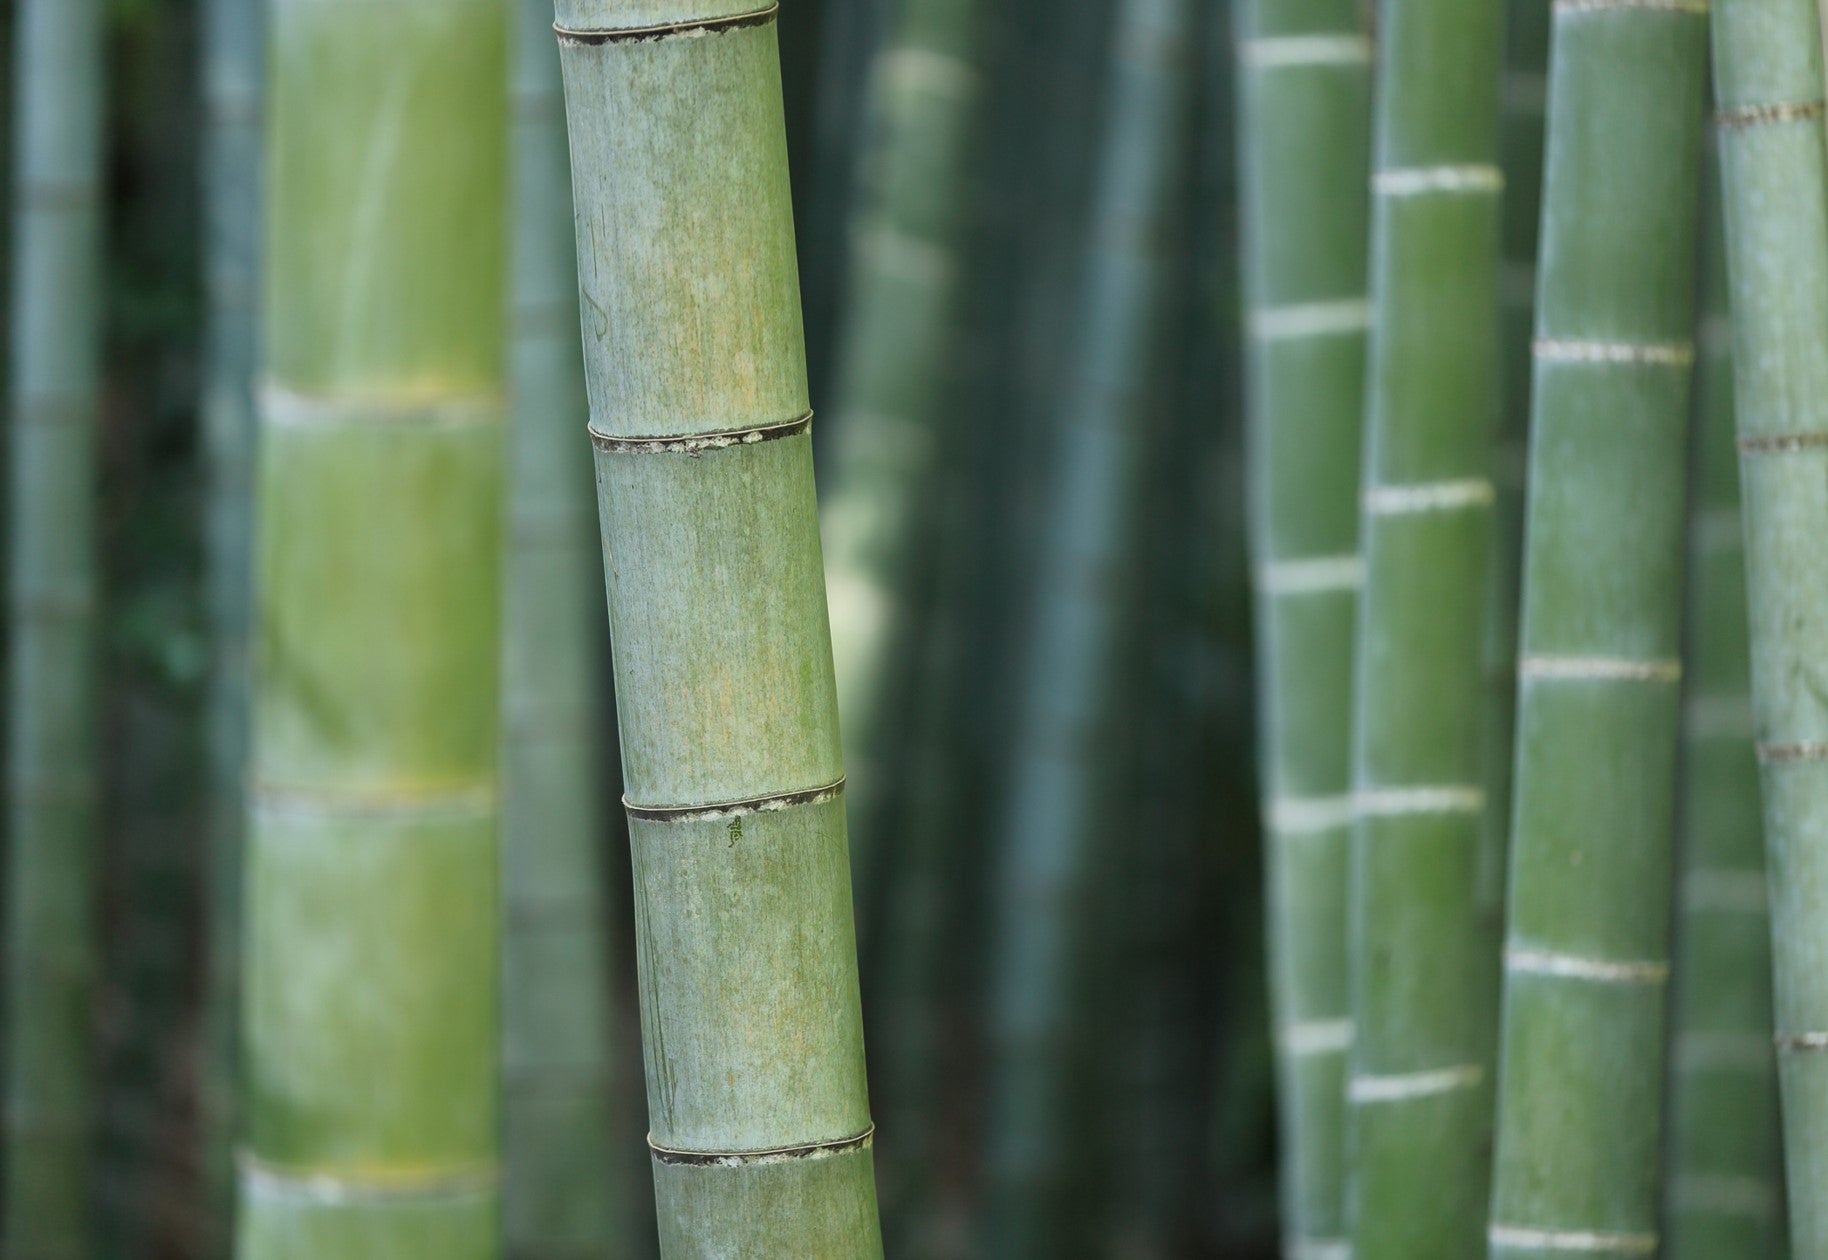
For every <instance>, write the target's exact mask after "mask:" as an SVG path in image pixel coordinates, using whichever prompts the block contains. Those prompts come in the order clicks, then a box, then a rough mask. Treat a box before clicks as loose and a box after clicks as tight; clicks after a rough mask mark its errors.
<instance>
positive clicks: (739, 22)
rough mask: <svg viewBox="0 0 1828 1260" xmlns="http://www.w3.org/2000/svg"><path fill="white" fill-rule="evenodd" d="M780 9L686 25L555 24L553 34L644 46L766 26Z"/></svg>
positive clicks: (569, 40)
mask: <svg viewBox="0 0 1828 1260" xmlns="http://www.w3.org/2000/svg"><path fill="white" fill-rule="evenodd" d="M780 11H781V6H780V5H779V4H771V5H769V6H768V7H767V8H765V9H756V10H753V11H751V12H749V13H732V14H730V15H728V16H726V17H713V18H698V19H695V20H691V21H685V22H662V23H660V24H658V25H654V26H629V27H623V28H620V29H608V30H603V29H598V30H588V31H584V30H576V29H574V28H572V27H569V26H560V25H559V24H558V23H556V22H554V23H553V24H552V29H553V31H554V32H555V33H556V34H557V35H558V37H559V42H560V43H561V44H580V45H585V46H589V45H591V44H647V43H653V42H654V41H656V40H662V39H671V38H673V37H675V36H679V35H700V34H706V35H715V34H719V33H721V32H723V31H733V30H740V29H741V28H743V27H745V26H766V25H767V24H768V23H770V22H772V21H774V19H775V18H776V17H777V16H778V15H779V14H780Z"/></svg>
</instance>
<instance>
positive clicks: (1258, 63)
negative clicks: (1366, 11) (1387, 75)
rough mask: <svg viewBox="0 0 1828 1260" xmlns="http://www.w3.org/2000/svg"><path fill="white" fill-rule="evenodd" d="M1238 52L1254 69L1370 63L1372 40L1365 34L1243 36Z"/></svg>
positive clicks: (1285, 68)
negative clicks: (1245, 37)
mask: <svg viewBox="0 0 1828 1260" xmlns="http://www.w3.org/2000/svg"><path fill="white" fill-rule="evenodd" d="M1238 56H1239V58H1240V59H1241V60H1242V61H1243V62H1244V64H1245V65H1247V66H1249V67H1250V68H1251V69H1253V70H1288V69H1295V68H1301V67H1309V66H1368V65H1370V64H1371V41H1370V39H1369V38H1367V37H1366V36H1364V35H1265V36H1260V37H1258V38H1255V39H1244V40H1239V41H1238Z"/></svg>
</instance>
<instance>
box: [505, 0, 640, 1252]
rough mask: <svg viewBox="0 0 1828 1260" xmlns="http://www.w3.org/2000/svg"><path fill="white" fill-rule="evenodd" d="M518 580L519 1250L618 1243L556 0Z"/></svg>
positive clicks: (510, 842)
mask: <svg viewBox="0 0 1828 1260" xmlns="http://www.w3.org/2000/svg"><path fill="white" fill-rule="evenodd" d="M514 18H515V28H514V57H513V62H514V67H513V79H512V83H511V98H512V103H513V123H512V128H511V131H510V146H511V152H512V162H513V166H512V175H511V178H512V181H513V189H512V203H513V227H512V233H513V237H512V239H513V265H512V279H511V281H510V300H511V303H512V321H513V328H512V341H511V343H510V348H509V363H508V372H509V392H510V399H511V405H512V416H511V421H512V423H511V424H510V426H509V430H508V435H509V450H508V490H507V495H508V542H507V555H506V561H505V563H506V566H507V573H506V578H507V586H506V599H505V602H504V606H503V622H502V639H503V652H502V662H503V666H502V688H503V691H502V708H503V713H502V719H503V726H502V843H503V861H504V865H503V868H502V884H503V896H504V906H505V935H504V938H503V942H502V946H503V957H502V962H503V971H502V982H503V983H502V994H503V1018H504V1023H503V1027H502V1034H503V1036H502V1076H503V1081H502V1088H503V1093H502V1105H503V1116H502V1119H503V1147H504V1152H503V1153H504V1158H505V1160H506V1170H505V1171H506V1184H505V1187H504V1191H505V1193H504V1201H503V1213H504V1216H503V1226H504V1231H505V1241H506V1251H507V1254H508V1255H509V1256H510V1257H526V1258H527V1260H538V1258H542V1257H550V1256H563V1257H584V1256H608V1255H611V1254H613V1253H614V1251H615V1250H616V1245H617V1244H616V1231H617V1227H618V1224H619V1221H618V1212H617V1194H616V1186H615V1180H616V1179H615V1164H614V1153H613V1151H612V1148H611V1144H610V1133H611V1128H610V1115H611V1108H612V1099H611V1088H612V1085H613V1082H612V1079H611V1073H610V1049H609V1030H610V1011H609V996H610V992H609V977H608V975H607V969H608V968H607V964H608V957H609V955H608V941H607V939H606V932H605V924H604V921H603V912H604V904H603V903H604V900H605V898H604V891H605V885H604V879H603V871H602V860H601V851H602V844H603V840H604V826H603V817H602V808H601V804H602V800H601V792H602V783H601V781H600V770H599V765H600V763H601V761H602V758H603V753H604V751H605V749H604V741H603V738H602V732H601V729H600V726H599V722H598V717H597V714H598V706H599V704H600V703H601V697H602V694H603V680H602V677H601V672H602V671H601V669H600V666H599V661H600V659H601V654H602V649H603V646H604V644H605V642H606V639H607V629H606V626H605V625H604V621H603V606H602V603H601V597H600V596H599V595H598V594H597V587H596V581H595V579H594V576H593V573H594V571H595V569H596V566H597V565H598V563H599V557H598V554H597V539H596V505H595V502H594V494H593V489H592V485H591V480H590V476H589V469H588V465H586V464H584V463H583V462H581V461H580V460H578V459H577V458H576V456H577V454H578V429H579V428H580V427H581V426H582V424H583V423H584V422H585V420H586V417H587V411H588V408H587V404H586V402H585V399H584V363H583V357H582V352H581V347H580V344H579V339H578V298H577V292H578V285H577V254H576V244H575V237H574V236H573V233H572V228H571V221H572V215H571V175H570V168H569V165H568V155H567V152H566V146H565V112H564V110H565V103H564V94H563V87H562V84H561V83H560V77H559V56H558V48H557V46H556V44H555V43H554V42H553V39H552V4H551V0H517V5H516V9H515V14H514Z"/></svg>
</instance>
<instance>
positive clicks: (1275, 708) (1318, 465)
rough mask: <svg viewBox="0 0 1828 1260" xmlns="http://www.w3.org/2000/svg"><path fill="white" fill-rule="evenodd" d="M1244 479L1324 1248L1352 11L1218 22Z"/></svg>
mask: <svg viewBox="0 0 1828 1260" xmlns="http://www.w3.org/2000/svg"><path fill="white" fill-rule="evenodd" d="M1238 15H1239V29H1238V33H1237V35H1238V38H1237V46H1238V76H1239V84H1240V94H1239V104H1240V109H1241V123H1242V126H1241V129H1240V145H1239V147H1240V157H1241V161H1242V170H1241V172H1240V178H1241V185H1242V190H1243V196H1242V209H1243V214H1244V277H1245V289H1246V299H1245V300H1246V302H1247V304H1248V314H1247V325H1248V330H1247V335H1248V337H1249V342H1248V354H1249V358H1248V360H1247V362H1248V380H1249V394H1250V403H1249V411H1248V425H1249V428H1248V441H1249V446H1250V454H1249V477H1250V481H1251V514H1252V517H1253V523H1252V529H1251V533H1252V557H1253V567H1254V570H1255V585H1256V591H1257V595H1256V619H1257V624H1258V632H1257V643H1258V645H1259V659H1260V666H1259V677H1260V680H1261V681H1260V682H1259V696H1258V708H1259V710H1260V713H1261V718H1260V723H1261V726H1260V730H1261V735H1260V738H1261V742H1262V749H1263V751H1262V758H1263V765H1264V767H1265V771H1264V775H1263V786H1262V793H1263V802H1264V805H1263V819H1264V835H1265V852H1264V867H1265V871H1266V874H1267V887H1268V892H1267V899H1268V912H1267V918H1268V921H1269V957H1270V1001H1271V1004H1272V1019H1273V1021H1274V1029H1275V1032H1274V1042H1275V1048H1276V1059H1277V1097H1278V1108H1279V1112H1280V1117H1281V1120H1280V1123H1281V1130H1282V1142H1281V1150H1282V1171H1281V1187H1282V1225H1283V1232H1284V1236H1285V1238H1286V1240H1287V1246H1288V1248H1289V1249H1290V1250H1291V1251H1292V1253H1294V1254H1308V1253H1309V1252H1312V1251H1316V1250H1324V1249H1325V1248H1328V1247H1332V1248H1335V1249H1338V1248H1343V1247H1344V1246H1345V1245H1346V1236H1347V1221H1346V1179H1345V1141H1346V1096H1345V1077H1346V1055H1347V1051H1348V1050H1349V1049H1350V1047H1351V1037H1352V1012H1351V995H1350V992H1349V990H1348V987H1347V964H1346V904H1347V900H1346V877H1347V871H1348V858H1349V856H1350V849H1351V844H1350V842H1351V829H1352V811H1351V796H1350V792H1351V778H1352V763H1351V744H1352V715H1351V709H1352V672H1351V671H1352V641H1353V634H1354V625H1355V620H1356V612H1357V604H1358V589H1359V586H1360V584H1361V581H1362V579H1363V572H1364V566H1363V564H1362V562H1361V561H1360V558H1359V554H1358V483H1359V449H1360V445H1361V441H1362V437H1361V429H1362V420H1363V406H1364V372H1365V334H1366V330H1367V327H1368V324H1369V320H1370V303H1369V301H1368V300H1367V298H1366V294H1365V286H1366V283H1367V280H1368V276H1367V274H1366V256H1365V248H1366V238H1367V227H1368V220H1369V204H1368V203H1369V186H1368V178H1369V174H1370V130H1369V127H1368V125H1367V124H1366V121H1365V120H1366V119H1367V118H1368V117H1369V112H1370V92H1371V40H1370V36H1369V33H1368V32H1367V31H1366V30H1365V29H1364V26H1363V14H1362V11H1361V8H1360V6H1359V4H1358V3H1357V2H1356V0H1329V2H1326V3H1313V2H1310V0H1293V2H1291V0H1253V2H1252V3H1248V4H1244V5H1241V6H1239V8H1238Z"/></svg>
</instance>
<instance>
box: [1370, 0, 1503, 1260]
mask: <svg viewBox="0 0 1828 1260" xmlns="http://www.w3.org/2000/svg"><path fill="white" fill-rule="evenodd" d="M1502 13H1503V5H1502V4H1501V3H1500V2H1499V0H1390V3H1388V4H1386V5H1385V6H1384V7H1383V9H1382V10H1381V11H1380V14H1379V26H1378V32H1377V38H1378V69H1379V75H1378V80H1377V103H1376V110H1375V122H1374V126H1375V142H1374V146H1373V149H1374V153H1373V174H1372V177H1371V190H1372V194H1373V202H1372V206H1373V208H1372V224H1371V297H1372V328H1371V338H1370V351H1369V358H1370V365H1369V370H1368V374H1367V387H1366V417H1367V419H1366V435H1365V436H1366V445H1365V458H1364V468H1363V473H1362V477H1363V486H1364V502H1363V516H1362V523H1361V535H1360V537H1361V544H1360V545H1361V550H1362V554H1363V556H1364V564H1365V578H1364V580H1365V585H1364V588H1363V592H1362V594H1361V596H1360V605H1359V633H1358V641H1357V650H1356V655H1355V661H1356V683H1355V686H1356V695H1355V697H1354V716H1353V721H1354V736H1353V745H1354V749H1353V789H1354V810H1355V814H1356V817H1357V822H1356V825H1355V828H1354V833H1353V841H1352V874H1351V889H1352V891H1351V896H1350V901H1351V922H1352V938H1351V941H1350V944H1349V949H1350V951H1351V964H1350V967H1351V971H1352V981H1351V984H1352V1022H1353V1042H1352V1051H1351V1056H1350V1059H1351V1062H1350V1068H1349V1076H1348V1080H1347V1086H1346V1091H1347V1104H1348V1109H1349V1113H1350V1115H1349V1119H1348V1125H1349V1128H1350V1131H1351V1134H1352V1137H1351V1142H1350V1165H1349V1172H1348V1177H1349V1181H1350V1184H1351V1185H1352V1187H1353V1189H1352V1191H1351V1195H1352V1200H1353V1203H1354V1213H1353V1215H1354V1220H1353V1226H1352V1230H1353V1254H1354V1255H1355V1256H1356V1257H1357V1260H1436V1258H1440V1260H1460V1258H1462V1257H1466V1256H1473V1255H1477V1254H1479V1252H1480V1250H1481V1248H1482V1245H1483V1244H1482V1236H1483V1233H1484V1222H1485V1210H1486V1193H1487V1185H1488V1180H1489V1178H1488V1169H1489V1157H1488V1154H1487V1152H1488V1150H1489V1143H1490V1137H1491V1079H1490V1078H1491V1060H1492V1036H1491V1027H1492V1022H1493V1021H1492V1016H1491V1010H1492V1008H1493V1005H1494V995H1493V994H1492V993H1491V989H1492V988H1493V981H1494V979H1495V976H1496V966H1495V963H1494V962H1493V960H1492V957H1491V955H1492V953H1493V952H1494V948H1493V947H1494V945H1495V937H1494V934H1493V933H1492V931H1491V929H1490V926H1489V922H1488V918H1487V916H1486V915H1485V914H1484V912H1483V911H1484V907H1483V905H1482V901H1481V897H1480V891H1481V889H1480V873H1481V872H1480V867H1481V852H1482V845H1481V843H1480V839H1481V835H1482V833H1483V828H1484V822H1483V820H1484V813H1485V805H1486V800H1485V791H1484V786H1483V785H1484V762H1483V759H1482V756H1481V751H1480V732H1481V730H1482V727H1483V719H1484V710H1485V707H1486V706H1485V688H1484V686H1483V685H1482V680H1483V669H1482V656H1483V645H1484V641H1485V621H1486V617H1487V615H1488V612H1489V608H1490V604H1489V598H1490V596H1489V570H1490V561H1491V515H1492V505H1493V499H1494V490H1493V486H1492V482H1491V479H1490V457H1491V452H1490V443H1491V439H1492V433H1493V421H1494V419H1495V413H1496V410H1497V405H1498V389H1499V374H1498V331H1499V330H1498V288H1497V262H1498V237H1499V192H1500V190H1501V188H1502V185H1503V177H1502V175H1501V173H1500V171H1499V169H1498V167H1497V165H1496V162H1497V158H1498V73H1499V66H1500V62H1501V46H1502V25H1503V24H1502ZM1448 50H1451V52H1449V51H1448Z"/></svg>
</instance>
